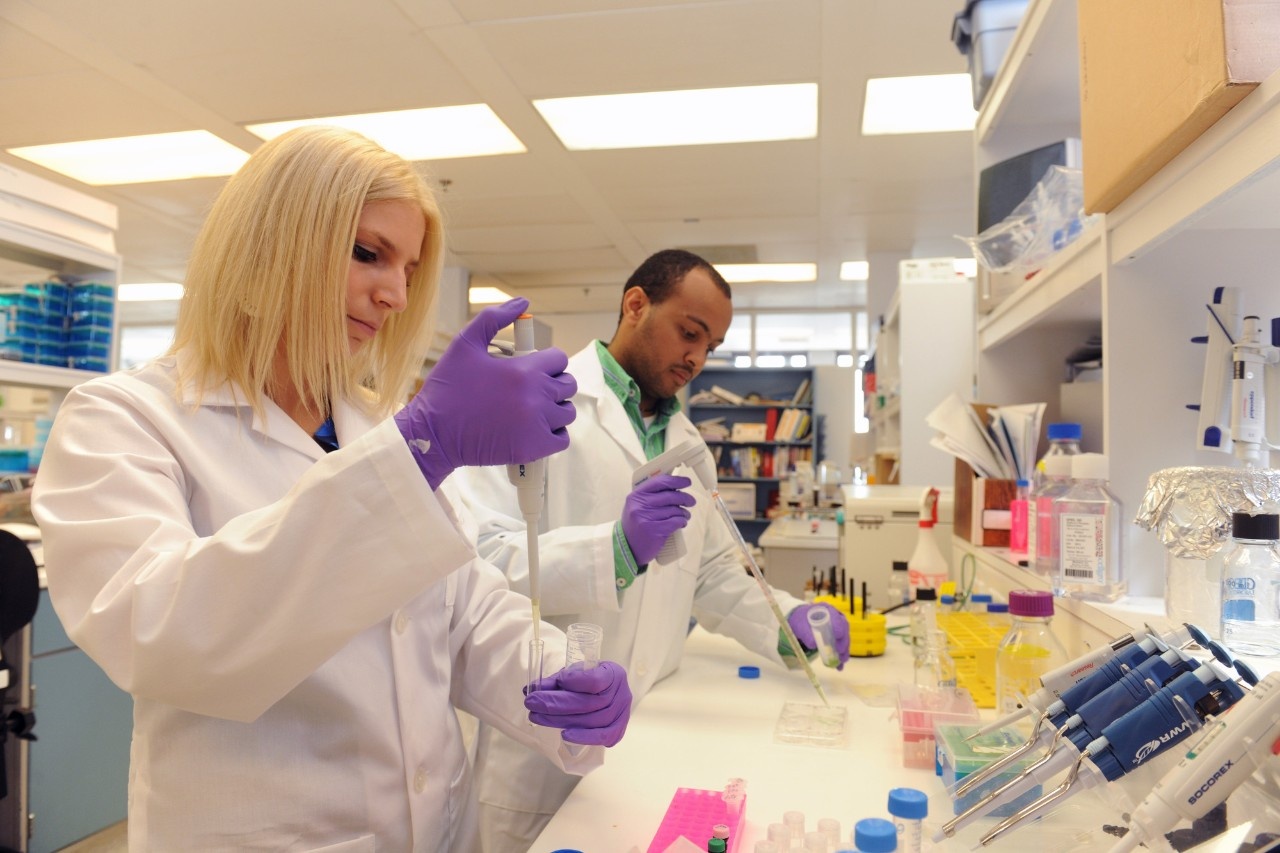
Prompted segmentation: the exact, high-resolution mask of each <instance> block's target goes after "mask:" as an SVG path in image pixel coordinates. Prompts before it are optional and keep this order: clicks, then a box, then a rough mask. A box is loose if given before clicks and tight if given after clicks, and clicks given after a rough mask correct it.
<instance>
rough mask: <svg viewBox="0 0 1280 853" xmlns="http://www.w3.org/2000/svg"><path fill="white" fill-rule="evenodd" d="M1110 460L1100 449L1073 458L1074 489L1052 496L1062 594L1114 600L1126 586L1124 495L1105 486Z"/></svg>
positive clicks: (1058, 585)
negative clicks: (1121, 499)
mask: <svg viewBox="0 0 1280 853" xmlns="http://www.w3.org/2000/svg"><path fill="white" fill-rule="evenodd" d="M1107 476H1108V460H1107V457H1106V456H1105V455H1103V454H1101V453H1081V454H1079V455H1076V456H1073V457H1072V458H1071V480H1072V483H1071V488H1070V489H1068V490H1067V491H1066V492H1065V493H1064V494H1063V495H1062V496H1061V497H1059V498H1058V499H1057V500H1055V501H1054V504H1053V515H1054V517H1055V522H1056V525H1057V530H1058V568H1057V572H1055V574H1054V580H1053V588H1054V592H1055V593H1056V594H1057V595H1059V596H1066V597H1069V598H1083V599H1086V600H1089V601H1115V600H1116V599H1118V598H1120V597H1121V596H1122V595H1124V594H1125V592H1127V591H1128V581H1127V580H1126V578H1125V568H1126V567H1125V553H1124V551H1125V547H1124V543H1125V539H1124V531H1123V530H1122V528H1121V525H1122V524H1123V523H1124V510H1123V507H1122V506H1121V505H1120V499H1119V498H1117V497H1116V496H1115V495H1114V494H1112V493H1111V490H1110V489H1109V488H1108V487H1107Z"/></svg>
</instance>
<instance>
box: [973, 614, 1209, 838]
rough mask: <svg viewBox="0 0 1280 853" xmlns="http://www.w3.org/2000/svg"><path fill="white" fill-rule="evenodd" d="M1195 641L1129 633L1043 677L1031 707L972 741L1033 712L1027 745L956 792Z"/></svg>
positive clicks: (1177, 635)
mask: <svg viewBox="0 0 1280 853" xmlns="http://www.w3.org/2000/svg"><path fill="white" fill-rule="evenodd" d="M1190 639H1191V635H1190V632H1189V631H1188V630H1186V629H1178V630H1175V631H1172V632H1170V633H1169V634H1168V635H1166V636H1165V637H1160V636H1158V635H1156V634H1155V633H1154V632H1153V631H1151V629H1148V630H1147V631H1146V632H1139V634H1137V635H1135V634H1125V635H1124V636H1123V637H1119V638H1117V639H1115V640H1112V641H1111V642H1110V643H1108V644H1106V645H1104V646H1102V647H1101V648H1099V649H1095V650H1094V651H1092V652H1089V653H1087V654H1085V655H1082V656H1081V657H1078V658H1076V659H1075V660H1073V661H1071V662H1070V663H1068V664H1067V665H1065V666H1063V667H1060V668H1058V669H1056V670H1054V671H1053V672H1050V673H1047V674H1046V675H1045V676H1043V678H1042V679H1041V683H1042V684H1044V685H1046V686H1043V687H1041V689H1040V690H1037V691H1036V692H1035V693H1033V694H1032V695H1031V696H1030V697H1029V698H1028V700H1027V706H1026V707H1024V708H1022V709H1020V710H1018V711H1015V712H1014V713H1012V714H1009V715H1007V716H1005V717H1004V718H1002V719H1000V720H997V721H996V722H995V723H994V724H991V725H987V726H983V727H982V728H981V729H979V730H978V732H977V733H975V734H974V735H970V737H969V738H968V739H969V740H972V739H973V738H974V737H977V735H978V734H986V733H988V732H992V731H995V730H997V729H1000V728H1003V727H1004V726H1007V725H1009V724H1011V723H1014V722H1017V721H1018V720H1020V719H1021V718H1022V717H1024V716H1027V715H1028V714H1034V715H1035V724H1034V725H1033V727H1032V730H1031V735H1030V737H1028V738H1027V741H1026V743H1024V744H1022V745H1021V746H1020V747H1018V748H1017V749H1014V750H1012V751H1010V752H1009V753H1007V754H1006V755H1004V756H1003V757H1001V758H1000V759H998V760H997V761H995V762H993V763H992V764H989V765H987V766H986V767H984V768H982V769H981V770H978V771H976V772H974V773H971V774H969V775H968V776H966V777H965V779H964V781H963V782H961V784H960V786H959V787H958V788H957V789H956V791H955V795H956V796H957V797H959V796H963V795H964V794H966V793H968V792H969V791H970V790H971V789H973V788H975V787H977V786H978V785H980V784H982V783H983V782H985V781H986V780H987V779H988V778H989V777H991V776H994V775H995V774H996V773H998V772H1000V771H1001V770H1003V769H1004V768H1005V767H1007V766H1009V765H1010V764H1013V763H1014V762H1016V761H1018V760H1020V759H1021V758H1022V757H1023V756H1024V755H1027V754H1028V753H1029V752H1031V751H1033V750H1034V749H1036V748H1037V747H1042V746H1048V745H1049V743H1050V741H1051V740H1052V739H1053V738H1055V737H1056V736H1057V735H1056V732H1057V731H1058V730H1059V729H1060V728H1061V727H1062V725H1063V723H1065V722H1066V720H1067V718H1068V717H1069V716H1070V715H1072V714H1075V713H1076V712H1077V711H1078V710H1079V709H1080V708H1081V707H1082V706H1083V705H1084V704H1085V703H1086V702H1088V701H1090V700H1092V699H1094V698H1095V697H1097V696H1098V695H1099V694H1101V693H1103V692H1105V691H1107V690H1110V689H1112V687H1113V686H1114V685H1115V684H1116V683H1117V682H1118V681H1119V680H1120V679H1121V678H1122V677H1123V676H1124V675H1125V674H1126V673H1127V672H1129V671H1130V670H1131V669H1133V668H1135V667H1138V666H1139V665H1140V664H1141V663H1142V662H1143V661H1145V660H1147V659H1149V658H1150V657H1151V656H1152V655H1158V654H1160V653H1161V652H1164V651H1166V650H1168V649H1169V644H1176V645H1177V646H1182V645H1186V644H1187V643H1188V642H1190ZM1072 679H1075V681H1074V683H1071V682H1072ZM1160 683H1161V684H1163V683H1164V682H1163V681H1161V682H1160ZM1144 695H1146V694H1144ZM975 808H976V806H975ZM948 834H950V833H948Z"/></svg>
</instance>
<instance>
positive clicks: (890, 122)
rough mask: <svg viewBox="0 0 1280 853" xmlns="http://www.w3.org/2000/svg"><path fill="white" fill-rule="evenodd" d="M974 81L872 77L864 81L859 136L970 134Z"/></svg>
mask: <svg viewBox="0 0 1280 853" xmlns="http://www.w3.org/2000/svg"><path fill="white" fill-rule="evenodd" d="M977 119H978V113H977V111H976V110H974V108H973V80H972V78H971V77H970V76H969V75H968V74H930V75H927V76H923V77H873V78H871V79H870V80H868V81H867V97H866V101H865V104H864V106H863V110H862V135H863V136H878V135H883V134H894V133H943V132H946V131H956V130H973V125H974V123H975V122H976V121H977Z"/></svg>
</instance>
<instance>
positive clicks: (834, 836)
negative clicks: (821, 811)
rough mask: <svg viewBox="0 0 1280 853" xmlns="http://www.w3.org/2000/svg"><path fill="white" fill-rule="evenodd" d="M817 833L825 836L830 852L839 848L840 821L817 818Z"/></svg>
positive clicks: (829, 818)
mask: <svg viewBox="0 0 1280 853" xmlns="http://www.w3.org/2000/svg"><path fill="white" fill-rule="evenodd" d="M818 831H819V832H822V833H825V834H826V836H827V844H829V845H830V846H831V849H832V850H834V849H835V848H837V847H839V846H840V821H838V820H836V819H835V818H833V817H824V818H819V819H818Z"/></svg>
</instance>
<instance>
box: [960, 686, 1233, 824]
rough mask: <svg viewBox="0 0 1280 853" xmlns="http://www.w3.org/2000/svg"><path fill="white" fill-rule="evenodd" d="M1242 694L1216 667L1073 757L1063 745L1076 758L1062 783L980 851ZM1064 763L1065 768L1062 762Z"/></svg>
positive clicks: (1117, 773)
mask: <svg viewBox="0 0 1280 853" xmlns="http://www.w3.org/2000/svg"><path fill="white" fill-rule="evenodd" d="M1242 698H1244V689H1243V688H1242V687H1241V686H1240V685H1239V684H1238V683H1237V682H1236V681H1235V680H1234V678H1232V677H1231V675H1230V673H1229V671H1228V670H1226V669H1225V668H1224V667H1222V666H1221V665H1220V664H1218V663H1217V662H1216V661H1206V662H1205V663H1203V664H1202V665H1200V666H1199V667H1197V668H1196V669H1194V670H1192V671H1190V672H1184V673H1183V674H1182V675H1179V676H1178V677H1177V678H1175V679H1174V680H1173V681H1171V682H1170V683H1169V684H1168V685H1166V686H1165V687H1162V688H1161V689H1160V690H1159V691H1158V692H1157V693H1156V694H1155V695H1154V696H1152V697H1151V698H1150V699H1148V700H1147V701H1146V702H1143V703H1142V704H1141V705H1139V706H1138V707H1137V708H1135V709H1133V710H1132V711H1130V712H1128V713H1127V714H1125V715H1124V716H1122V717H1121V718H1120V719H1118V720H1116V721H1115V722H1114V723H1112V724H1111V725H1109V726H1107V727H1106V728H1105V729H1103V731H1102V736H1101V737H1098V738H1097V739H1095V740H1093V741H1091V742H1089V744H1088V745H1086V746H1085V747H1084V748H1083V749H1080V750H1079V752H1078V753H1075V749H1074V745H1073V744H1070V742H1069V741H1066V740H1064V741H1063V743H1064V744H1068V751H1067V753H1066V754H1067V756H1068V758H1070V757H1071V756H1072V755H1073V753H1074V754H1076V755H1078V757H1077V758H1075V760H1074V762H1072V763H1071V766H1070V768H1069V770H1068V773H1067V776H1066V778H1065V779H1064V780H1063V781H1062V783H1061V784H1060V785H1059V786H1058V787H1057V788H1055V789H1054V790H1052V791H1050V792H1049V793H1047V794H1045V795H1044V796H1042V797H1041V798H1040V799H1038V800H1036V801H1035V802H1033V803H1031V804H1030V805H1028V806H1026V807H1025V808H1023V809H1021V810H1020V811H1018V812H1017V813H1015V814H1013V815H1011V816H1009V817H1007V818H1005V819H1004V820H1003V821H1001V822H1000V823H999V824H997V825H996V827H995V829H993V830H991V831H990V832H988V833H987V834H986V835H984V836H983V837H982V838H981V839H980V843H981V844H982V845H983V846H986V845H988V844H990V843H991V842H993V841H995V840H996V839H997V838H999V837H1000V836H1001V835H1003V834H1005V833H1006V832H1008V831H1010V830H1011V829H1013V828H1014V827H1016V826H1017V825H1018V824H1019V823H1021V822H1022V821H1024V820H1026V819H1027V818H1029V817H1033V816H1035V815H1037V814H1039V813H1040V812H1042V811H1044V810H1045V809H1047V808H1048V807H1050V806H1054V805H1056V804H1058V803H1059V802H1061V801H1062V800H1065V799H1066V798H1067V797H1070V796H1072V795H1073V794H1075V793H1076V792H1077V791H1080V790H1084V789H1087V788H1092V787H1094V786H1096V785H1100V784H1104V783H1106V782H1112V781H1115V780H1116V779H1119V778H1120V777H1121V776H1123V775H1125V774H1126V773H1128V772H1130V771H1131V770H1133V769H1134V768H1135V767H1137V766H1139V765H1141V764H1144V763H1146V762H1148V761H1150V760H1151V759H1152V758H1154V757H1156V756H1158V755H1162V754H1164V753H1165V752H1167V751H1168V750H1169V749H1171V748H1172V747H1174V746H1175V745H1176V744H1178V743H1179V742H1181V741H1183V740H1185V739H1186V738H1187V737H1189V736H1190V735H1191V734H1192V732H1193V731H1194V730H1196V729H1198V728H1199V726H1200V725H1201V723H1202V722H1203V721H1204V720H1205V719H1206V718H1208V717H1211V716H1216V715H1218V714H1221V713H1222V712H1223V711H1225V710H1226V709H1228V708H1230V707H1231V706H1232V705H1234V704H1235V703H1236V702H1238V701H1239V700H1240V699H1242ZM1064 763H1066V762H1065V761H1064Z"/></svg>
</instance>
